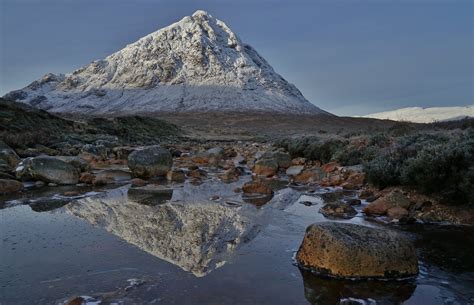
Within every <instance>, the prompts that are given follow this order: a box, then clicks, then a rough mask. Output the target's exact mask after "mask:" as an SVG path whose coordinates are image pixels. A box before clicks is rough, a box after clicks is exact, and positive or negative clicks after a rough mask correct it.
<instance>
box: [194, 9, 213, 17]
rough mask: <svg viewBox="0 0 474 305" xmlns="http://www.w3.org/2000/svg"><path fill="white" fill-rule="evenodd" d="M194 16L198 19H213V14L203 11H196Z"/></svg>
mask: <svg viewBox="0 0 474 305" xmlns="http://www.w3.org/2000/svg"><path fill="white" fill-rule="evenodd" d="M192 16H193V17H198V18H203V17H205V18H213V17H212V16H211V14H209V13H208V12H206V11H203V10H197V11H195V12H194V13H193V15H192Z"/></svg>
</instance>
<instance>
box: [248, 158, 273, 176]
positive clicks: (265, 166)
mask: <svg viewBox="0 0 474 305" xmlns="http://www.w3.org/2000/svg"><path fill="white" fill-rule="evenodd" d="M277 171H278V162H277V161H276V160H274V159H260V160H258V161H257V162H255V165H254V167H253V172H254V173H255V174H257V175H259V176H265V177H271V176H274V175H275V174H276V173H277Z"/></svg>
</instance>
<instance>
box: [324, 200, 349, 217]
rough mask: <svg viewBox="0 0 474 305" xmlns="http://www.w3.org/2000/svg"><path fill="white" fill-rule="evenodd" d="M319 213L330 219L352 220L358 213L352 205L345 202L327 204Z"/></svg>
mask: <svg viewBox="0 0 474 305" xmlns="http://www.w3.org/2000/svg"><path fill="white" fill-rule="evenodd" d="M319 212H320V213H321V214H323V215H324V217H326V218H330V219H337V218H343V219H350V218H353V217H354V216H356V215H357V211H356V210H355V209H354V208H353V207H352V206H351V205H350V204H348V203H344V202H331V203H327V204H326V205H324V206H323V207H322V208H321V209H320V210H319Z"/></svg>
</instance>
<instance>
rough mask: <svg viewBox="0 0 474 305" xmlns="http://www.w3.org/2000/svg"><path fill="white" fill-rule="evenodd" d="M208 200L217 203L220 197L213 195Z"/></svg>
mask: <svg viewBox="0 0 474 305" xmlns="http://www.w3.org/2000/svg"><path fill="white" fill-rule="evenodd" d="M209 200H212V201H219V200H221V197H219V196H217V195H214V196H212V197H211V198H209Z"/></svg>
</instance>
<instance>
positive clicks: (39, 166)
mask: <svg viewBox="0 0 474 305" xmlns="http://www.w3.org/2000/svg"><path fill="white" fill-rule="evenodd" d="M16 175H17V178H18V179H22V180H40V181H43V182H45V183H55V184H77V182H78V181H79V171H78V170H77V169H76V168H74V167H73V166H72V165H70V164H68V163H66V162H64V161H61V160H59V159H56V158H54V157H48V156H40V157H32V158H27V159H25V160H23V161H22V162H20V163H19V164H18V166H17V168H16Z"/></svg>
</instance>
